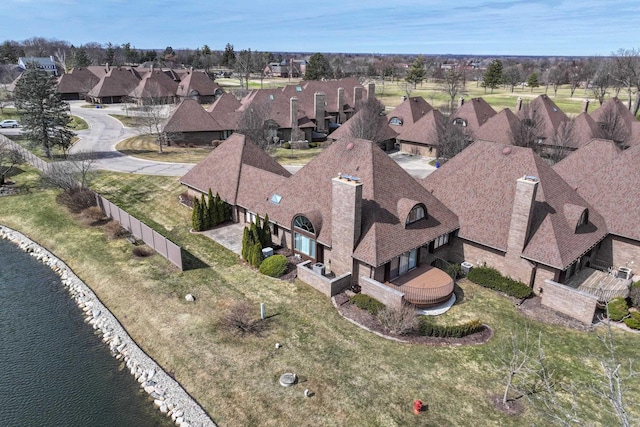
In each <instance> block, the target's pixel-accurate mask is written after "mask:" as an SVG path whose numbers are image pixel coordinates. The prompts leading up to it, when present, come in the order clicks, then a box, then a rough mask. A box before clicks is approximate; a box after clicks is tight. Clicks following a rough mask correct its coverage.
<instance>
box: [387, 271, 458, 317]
mask: <svg viewBox="0 0 640 427" xmlns="http://www.w3.org/2000/svg"><path fill="white" fill-rule="evenodd" d="M385 284H386V285H387V286H389V287H391V288H393V289H396V290H398V291H400V292H402V293H403V294H404V299H405V301H406V302H408V303H410V304H413V305H415V306H416V307H418V308H426V307H432V306H435V305H438V304H442V303H443V302H445V301H447V300H448V299H449V298H450V297H451V294H453V288H454V281H453V279H452V278H451V276H449V275H448V274H447V273H445V272H444V271H442V270H440V269H439V268H436V267H432V266H430V265H421V266H418V267H416V268H414V269H413V270H411V271H410V272H408V273H406V274H403V275H402V276H400V277H398V278H396V279H393V280H390V281H388V282H386V283H385Z"/></svg>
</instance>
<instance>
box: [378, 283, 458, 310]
mask: <svg viewBox="0 0 640 427" xmlns="http://www.w3.org/2000/svg"><path fill="white" fill-rule="evenodd" d="M387 285H388V286H390V287H392V288H394V289H397V290H399V291H400V292H402V293H404V298H405V300H406V301H407V302H410V303H411V304H415V305H432V304H439V303H441V302H444V301H446V300H448V299H449V297H450V296H451V294H452V293H453V288H454V282H453V280H452V281H451V282H450V283H447V284H446V285H443V286H439V287H437V288H414V287H411V286H406V285H402V286H398V285H394V284H393V283H387Z"/></svg>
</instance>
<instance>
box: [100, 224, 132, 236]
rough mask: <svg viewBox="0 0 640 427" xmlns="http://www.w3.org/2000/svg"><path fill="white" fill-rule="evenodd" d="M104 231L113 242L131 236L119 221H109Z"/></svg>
mask: <svg viewBox="0 0 640 427" xmlns="http://www.w3.org/2000/svg"><path fill="white" fill-rule="evenodd" d="M104 229H105V231H106V232H107V236H108V237H109V238H110V239H112V240H113V239H123V238H125V237H128V236H129V235H131V233H130V232H129V230H127V229H126V228H124V227H123V226H122V225H120V223H119V222H117V221H109V222H108V223H107V224H106V225H105V226H104Z"/></svg>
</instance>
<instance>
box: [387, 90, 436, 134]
mask: <svg viewBox="0 0 640 427" xmlns="http://www.w3.org/2000/svg"><path fill="white" fill-rule="evenodd" d="M431 110H433V107H432V106H431V105H429V103H428V102H427V101H425V99H424V98H423V97H421V96H414V97H411V98H407V99H405V100H404V101H402V103H401V104H400V105H398V106H397V107H396V108H394V109H393V110H391V111H390V112H389V113H388V114H387V119H388V120H391V119H392V118H394V117H397V118H399V119H400V120H402V125H401V127H400V126H398V125H392V126H393V127H394V128H396V131H397V132H399V133H402V132H401V128H405V127H408V126H411V125H413V124H414V123H415V122H417V121H418V120H419V119H420V118H421V117H423V116H424V115H425V114H427V113H428V112H429V111H431Z"/></svg>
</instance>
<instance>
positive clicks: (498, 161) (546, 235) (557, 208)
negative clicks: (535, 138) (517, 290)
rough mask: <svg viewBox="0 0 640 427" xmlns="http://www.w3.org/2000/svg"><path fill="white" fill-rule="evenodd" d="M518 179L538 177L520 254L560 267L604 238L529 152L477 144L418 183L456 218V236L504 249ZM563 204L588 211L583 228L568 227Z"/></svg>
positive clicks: (573, 196)
mask: <svg viewBox="0 0 640 427" xmlns="http://www.w3.org/2000/svg"><path fill="white" fill-rule="evenodd" d="M524 175H533V176H536V177H538V179H539V184H538V191H537V194H536V201H535V204H534V209H533V217H532V220H531V221H532V222H531V231H530V236H529V240H528V242H527V244H526V246H525V248H524V251H523V254H522V256H523V257H525V258H528V259H531V260H534V261H536V262H540V263H542V264H545V265H549V266H551V267H555V268H558V269H565V268H566V267H567V266H569V265H570V264H571V263H572V262H573V261H574V260H575V259H577V257H579V256H581V255H582V254H584V253H585V252H586V251H588V250H589V249H590V248H591V247H592V246H593V245H595V244H597V243H598V242H599V241H600V240H601V239H602V238H603V237H604V236H605V235H606V233H607V229H606V225H605V222H604V219H603V218H602V216H601V215H600V214H599V213H598V212H597V211H596V210H595V209H594V208H593V207H592V206H591V205H590V204H588V203H587V202H586V201H585V200H584V199H583V198H582V197H580V196H579V195H578V193H577V192H575V191H574V190H573V189H572V188H571V187H570V186H569V185H568V184H567V183H566V182H565V181H564V180H563V179H562V178H561V177H560V176H559V175H558V174H557V173H556V172H554V171H553V169H552V168H551V167H550V166H549V165H548V164H547V163H546V162H545V161H544V160H542V159H541V158H540V157H538V156H537V155H535V154H534V153H533V151H532V150H531V149H529V148H523V147H515V146H508V145H504V144H497V143H493V142H488V141H477V142H475V143H473V144H472V145H470V146H469V147H467V148H466V149H465V150H463V151H462V152H461V153H460V154H458V155H457V156H455V157H454V158H452V159H451V160H449V161H448V162H447V163H445V164H444V165H443V166H442V167H440V168H439V169H437V170H436V171H435V172H433V173H432V174H431V175H429V176H428V177H427V178H426V179H425V180H424V181H423V185H425V187H426V188H427V189H429V190H431V191H432V192H433V194H434V196H436V197H437V198H438V199H440V200H442V201H443V202H444V203H445V205H446V206H447V207H449V208H450V209H451V210H453V212H454V213H456V214H457V215H458V218H459V220H460V232H459V236H460V237H461V238H464V239H468V240H471V241H474V242H477V243H480V244H482V245H485V246H489V247H492V248H495V249H498V250H501V251H506V250H507V239H508V233H509V227H510V224H511V213H512V210H513V203H514V196H515V189H516V180H517V179H518V178H521V177H522V176H524ZM568 205H575V206H582V207H585V208H587V209H589V224H587V225H583V226H581V227H580V228H578V230H575V229H572V228H571V226H570V225H569V222H570V221H569V220H568V218H567V213H566V212H565V206H568ZM568 216H569V219H571V218H572V217H573V216H572V214H571V213H569V215H568Z"/></svg>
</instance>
